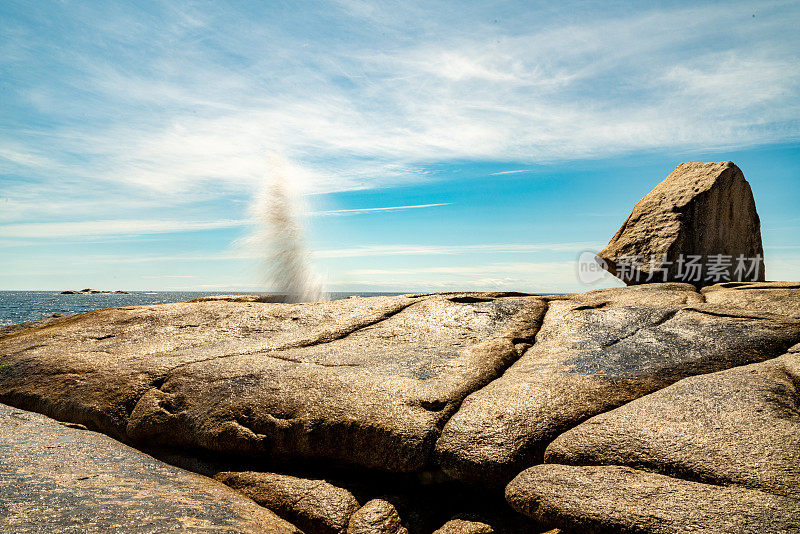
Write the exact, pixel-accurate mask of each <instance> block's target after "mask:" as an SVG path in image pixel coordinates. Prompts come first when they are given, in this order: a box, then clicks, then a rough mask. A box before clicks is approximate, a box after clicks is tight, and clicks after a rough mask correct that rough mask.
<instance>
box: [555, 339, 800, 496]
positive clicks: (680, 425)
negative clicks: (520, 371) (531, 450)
mask: <svg viewBox="0 0 800 534" xmlns="http://www.w3.org/2000/svg"><path fill="white" fill-rule="evenodd" d="M799 389H800V354H796V353H794V354H786V355H785V356H781V357H780V358H776V359H774V360H770V361H767V362H764V363H757V364H752V365H746V366H743V367H736V368H734V369H729V370H726V371H720V372H718V373H712V374H708V375H702V376H694V377H691V378H687V379H685V380H681V381H680V382H678V383H676V384H673V385H672V386H670V387H668V388H665V389H662V390H660V391H658V392H655V393H652V394H650V395H647V396H645V397H642V398H640V399H637V400H635V401H633V402H630V403H628V404H626V405H625V406H622V407H620V408H617V409H616V410H613V411H611V412H608V413H605V414H602V415H598V416H597V417H594V418H592V419H590V420H588V421H586V422H585V423H583V424H581V425H578V426H577V427H575V428H573V429H571V430H569V431H567V432H565V433H564V434H561V435H560V436H559V437H558V438H556V440H555V441H554V442H553V443H551V444H550V446H549V447H548V448H547V452H546V454H545V461H546V462H549V463H558V464H573V465H588V464H602V465H605V464H607V465H629V466H632V467H638V468H642V469H646V470H648V471H657V472H660V473H663V474H668V475H672V476H680V477H681V478H685V479H690V480H696V481H701V482H709V483H713V484H724V485H730V484H736V485H739V486H743V487H748V488H751V489H757V490H761V491H766V492H770V493H774V494H776V495H783V496H785V497H792V498H795V499H800V391H799Z"/></svg>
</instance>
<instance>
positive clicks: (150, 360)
mask: <svg viewBox="0 0 800 534" xmlns="http://www.w3.org/2000/svg"><path fill="white" fill-rule="evenodd" d="M545 308H546V306H545V303H544V302H543V301H542V300H540V299H537V298H535V297H516V296H514V297H507V296H504V295H502V294H483V295H471V294H470V295H456V294H453V295H431V296H421V297H413V298H412V297H405V296H401V297H375V298H351V299H346V300H342V301H335V302H328V303H315V304H281V303H260V302H230V301H212V302H195V303H181V304H165V305H156V306H143V307H136V308H117V309H107V310H99V311H96V312H91V313H87V314H82V315H78V316H74V317H69V318H64V319H63V320H59V321H55V322H51V323H48V324H46V325H38V326H34V327H33V328H30V329H25V330H18V331H16V332H12V333H8V334H5V335H0V357H2V362H3V365H2V366H0V400H3V401H5V402H8V403H11V404H13V405H16V406H20V407H26V408H31V409H35V410H37V411H41V412H44V413H46V414H49V415H52V416H54V417H57V418H59V419H62V420H69V421H73V422H76V423H81V424H84V425H86V426H89V427H92V428H97V429H100V430H102V431H104V432H107V433H109V434H112V435H115V436H118V437H120V438H123V439H126V440H131V441H133V442H136V443H141V444H145V445H148V446H165V447H179V448H183V449H206V450H212V451H219V452H225V453H235V454H242V455H248V456H251V457H252V456H255V457H259V458H261V459H264V460H280V461H291V460H297V461H306V460H319V461H324V462H331V461H333V462H337V463H343V464H349V465H352V464H358V465H361V466H365V467H369V468H375V469H382V470H388V471H416V470H419V469H422V468H423V467H425V466H426V465H427V464H429V463H430V460H431V456H432V452H433V447H434V444H435V442H436V439H437V438H438V437H439V434H440V432H441V428H442V426H444V423H445V422H446V421H447V419H448V418H449V417H450V415H451V414H452V413H453V412H454V411H455V410H456V409H457V407H458V406H459V405H460V403H461V401H462V400H463V399H464V397H466V396H467V395H468V394H469V393H471V392H473V391H475V390H477V389H479V388H480V387H482V386H484V385H485V384H487V383H488V382H490V381H491V380H493V379H494V378H496V377H497V376H499V375H500V374H501V373H502V372H503V370H505V368H507V367H508V365H509V364H510V363H511V362H513V361H514V360H516V359H517V358H518V357H519V355H520V354H521V353H522V352H523V351H524V350H525V349H526V348H527V347H529V346H530V345H531V344H532V343H533V337H534V335H535V334H536V332H537V330H538V328H539V325H540V324H541V319H542V316H543V314H544V311H545Z"/></svg>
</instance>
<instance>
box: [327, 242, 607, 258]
mask: <svg viewBox="0 0 800 534" xmlns="http://www.w3.org/2000/svg"><path fill="white" fill-rule="evenodd" d="M603 246H605V244H604V243H593V242H575V243H533V244H524V243H516V244H515V243H508V244H480V245H438V246H437V245H370V246H361V247H353V248H340V249H327V250H317V251H315V252H314V253H313V254H314V257H316V258H357V257H368V256H426V255H431V256H436V255H453V254H475V253H483V254H515V253H530V252H542V251H561V252H565V251H566V252H570V251H575V252H576V253H577V252H581V251H583V250H600V249H601V248H602V247H603Z"/></svg>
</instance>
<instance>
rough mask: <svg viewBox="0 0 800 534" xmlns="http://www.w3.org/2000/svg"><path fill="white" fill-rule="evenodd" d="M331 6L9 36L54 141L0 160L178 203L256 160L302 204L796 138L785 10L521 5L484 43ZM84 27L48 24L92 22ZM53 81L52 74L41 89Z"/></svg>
mask: <svg viewBox="0 0 800 534" xmlns="http://www.w3.org/2000/svg"><path fill="white" fill-rule="evenodd" d="M338 5H339V7H340V8H341V11H337V10H336V9H335V8H334V9H328V10H321V9H317V10H315V9H311V8H308V9H307V10H304V9H298V10H297V13H295V14H292V15H288V14H286V13H281V15H282V17H283V18H281V17H278V18H276V17H275V16H273V15H272V14H270V13H268V12H266V11H265V12H263V13H262V12H260V10H253V11H254V12H253V13H250V14H249V15H250V16H249V17H247V20H244V19H242V18H241V16H240V15H243V13H239V12H238V11H237V10H235V9H232V8H225V9H223V8H221V7H220V8H215V7H212V6H210V5H204V6H202V7H197V6H195V5H193V4H190V3H182V2H176V3H174V4H170V6H169V7H164V8H163V13H144V12H142V11H140V10H139V11H137V10H135V9H133V8H131V9H123V8H118V9H115V10H112V11H110V12H109V13H107V14H106V17H105V18H104V20H103V21H102V22H94V23H90V25H89V27H87V28H84V27H83V25H81V32H83V34H81V33H76V34H75V35H70V36H68V37H69V38H70V39H72V42H71V44H72V47H71V48H70V49H64V48H55V49H54V48H53V46H54V45H53V43H50V42H48V41H47V40H46V38H45V37H44V35H45V34H47V33H48V32H40V33H41V35H36V34H33V33H25V32H20V31H18V32H15V33H11V34H10V35H12V37H11V39H12V42H11V43H10V44H9V45H8V47H9V48H12V49H13V54H10V56H9V57H7V58H6V59H4V60H2V61H4V62H5V64H6V65H9V64H12V63H13V64H20V62H27V64H28V65H29V67H28V68H29V69H31V70H35V69H36V68H37V66H38V68H41V69H48V70H49V71H50V72H52V74H50V76H55V77H56V79H55V80H53V83H51V84H50V85H49V86H41V85H34V84H33V83H32V82H29V85H27V86H23V87H18V88H17V89H19V90H20V92H19V95H18V97H20V98H24V99H26V100H27V102H28V106H29V109H28V111H29V112H31V113H33V114H34V115H36V114H45V115H48V116H50V117H56V118H58V119H59V120H58V121H57V122H58V123H59V124H57V125H56V126H55V127H52V128H48V129H47V130H43V129H41V128H28V130H27V131H26V132H25V133H24V134H23V135H20V132H19V131H13V132H12V131H6V132H5V133H3V132H0V140H2V141H3V142H4V143H7V142H10V141H12V140H13V141H14V148H13V149H6V150H5V151H4V153H3V154H0V157H4V158H6V160H7V161H8V162H10V164H11V165H13V166H16V167H17V168H19V169H32V170H33V169H35V170H37V172H38V171H42V170H50V171H53V172H58V173H59V174H60V175H64V174H67V175H74V176H75V177H82V178H83V179H86V180H89V181H96V180H102V181H107V182H112V183H115V184H127V185H128V186H132V187H139V188H141V187H143V188H149V189H153V190H156V191H175V190H181V191H185V192H187V193H189V195H188V196H187V199H191V198H192V196H193V195H194V194H196V193H197V191H198V190H201V189H203V188H204V186H203V184H213V183H226V184H229V186H230V187H235V188H244V189H250V188H252V187H253V184H255V183H257V182H258V181H259V180H260V179H261V176H262V175H263V173H264V167H265V165H264V155H265V152H267V151H277V152H281V153H283V154H284V155H285V156H286V157H287V158H289V159H290V160H292V161H295V162H296V163H297V164H298V165H299V166H301V167H302V168H303V169H304V170H305V181H306V182H307V183H306V187H307V189H308V190H309V191H316V192H324V191H335V190H347V189H358V188H371V187H381V186H385V185H387V184H393V183H398V182H405V181H410V180H420V179H425V176H424V174H421V173H420V170H421V169H422V167H423V165H424V163H425V162H429V161H443V160H448V159H463V158H467V159H491V160H495V161H499V160H503V161H517V162H533V161H553V160H559V159H573V158H580V157H591V156H597V155H607V154H610V153H619V152H624V151H630V150H639V149H653V148H683V149H690V148H693V147H709V146H714V147H723V146H744V145H749V144H755V143H763V142H767V141H770V140H775V139H780V140H786V139H787V137H788V138H795V139H796V138H798V121H800V103H798V102H800V98H798V97H799V96H800V71H798V70H797V69H796V68H795V64H796V58H795V52H794V51H795V50H796V49H797V46H798V44H800V43H799V42H798V41H800V37H797V35H796V33H797V32H795V31H794V28H795V22H796V20H797V18H798V15H799V12H800V6H798V5H796V4H792V3H789V4H782V3H765V4H763V5H761V6H759V9H758V17H757V18H756V19H753V18H752V17H751V16H750V14H751V13H752V9H751V8H750V4H749V3H734V4H731V3H725V4H715V3H712V4H707V5H700V6H696V7H691V8H686V7H669V8H666V7H665V8H662V9H659V10H655V9H653V10H649V11H640V10H626V9H622V8H620V9H615V8H607V9H604V10H599V9H598V10H593V9H592V8H591V7H590V6H583V7H582V8H581V12H582V13H583V15H584V16H583V17H582V18H581V17H578V18H575V19H574V20H575V22H571V23H564V22H563V19H561V18H559V17H558V16H557V15H555V14H553V13H552V12H551V10H550V9H549V8H548V6H546V5H545V4H542V5H540V6H536V7H534V6H531V5H528V4H525V3H523V4H519V5H518V6H516V13H515V16H514V17H513V18H508V17H506V18H504V19H503V20H502V21H498V23H491V22H490V21H491V20H493V19H495V20H496V19H497V17H496V16H492V9H490V8H489V6H486V7H481V6H480V5H478V4H469V5H468V6H465V8H464V13H463V14H461V15H460V16H454V14H453V13H452V10H451V9H444V8H443V7H442V6H437V5H430V4H429V3H425V4H424V6H423V4H421V3H420V4H409V5H408V6H406V7H404V11H405V12H406V13H404V14H403V15H399V14H398V12H397V11H398V10H397V9H396V8H395V7H394V6H393V4H390V3H384V2H376V3H374V5H372V6H370V7H369V8H367V7H365V6H364V5H363V4H362V5H360V6H359V7H354V3H353V2H347V3H339V4H338ZM322 12H325V13H326V15H325V16H322V15H321V14H320V13H322ZM414 13H416V14H417V15H419V18H418V19H414V20H415V24H413V25H408V24H405V23H404V22H403V21H406V22H408V21H407V20H406V17H411V16H413V15H412V14H414ZM423 14H424V16H423ZM83 15H86V13H85V12H84V11H82V10H81V9H76V10H74V11H72V10H71V11H70V13H68V14H67V13H65V14H64V16H66V17H76V18H80V20H83V21H86V20H92V19H91V18H83V17H82V16H83ZM29 16H31V17H34V18H35V17H36V16H39V17H42V19H43V20H46V19H45V17H47V18H52V14H49V13H44V12H43V11H38V10H32V12H31V14H30V15H29ZM141 17H146V19H147V21H148V23H147V24H145V25H143V24H141V23H140V20H139V18H141ZM293 17H296V18H293ZM331 17H332V18H334V19H335V20H336V21H337V24H338V25H339V26H341V27H343V28H347V29H349V30H350V38H349V39H348V41H347V42H346V43H343V42H341V41H339V40H337V38H336V35H335V34H331V33H326V32H325V31H324V28H326V26H328V25H330V18H331ZM533 18H536V20H537V22H539V21H541V23H537V24H531V21H532V20H533ZM423 20H424V21H425V22H424V24H423V23H421V22H420V21H423ZM571 20H572V19H571ZM301 21H303V23H301ZM476 21H480V22H476ZM281 25H283V26H285V27H281ZM409 27H411V28H416V29H415V30H414V31H412V32H408V31H407V28H409ZM467 27H469V28H470V31H469V32H468V34H467V33H465V32H463V31H461V30H462V29H463V28H467ZM404 32H405V34H404ZM465 35H469V37H466V36H465ZM200 36H202V38H199V37H200ZM312 36H313V39H312ZM14 39H16V40H17V41H20V42H17V41H14ZM105 40H108V41H109V42H110V43H112V44H113V45H114V46H119V47H131V46H132V47H134V48H135V49H137V51H139V52H138V53H137V54H132V55H131V54H117V55H111V56H109V55H103V54H101V50H100V49H99V48H98V47H97V46H96V45H95V42H98V41H105ZM21 41H24V42H21ZM143 42H147V43H148V45H147V46H145V47H142V46H141V44H142V43H143ZM389 42H390V43H391V46H388V43H389ZM173 43H179V44H180V46H179V47H176V46H173ZM140 48H141V49H140ZM698 50H702V51H703V52H702V53H700V54H698V53H697V51H698ZM55 51H57V52H58V53H47V52H55ZM322 51H324V54H322V53H320V52H322ZM232 58H235V59H232ZM60 64H69V65H70V66H71V69H70V70H69V71H67V72H68V74H58V72H59V71H58V69H49V67H54V66H58V65H60ZM277 73H280V75H277ZM209 81H213V83H209ZM81 87H85V88H90V89H88V90H82V89H78V88H81ZM65 102H66V104H64V103H65ZM78 117H85V118H86V120H80V121H78V120H75V119H77V118H78ZM109 118H110V120H109ZM43 136H47V146H49V147H51V148H52V149H55V150H52V151H51V154H48V155H47V157H43V156H42V155H41V154H40V153H38V151H37V150H36V149H35V147H37V146H42V145H43V144H44V143H43V142H42V141H43ZM87 147H90V148H87ZM75 157H80V159H81V165H80V167H79V169H80V170H76V169H75V167H74V166H71V165H70V163H71V162H72V160H73V159H74V158H75ZM511 172H512V171H504V173H508V174H510V173H511ZM497 174H502V173H497ZM208 187H212V186H211V185H208Z"/></svg>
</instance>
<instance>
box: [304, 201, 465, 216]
mask: <svg viewBox="0 0 800 534" xmlns="http://www.w3.org/2000/svg"><path fill="white" fill-rule="evenodd" d="M450 205H451V203H450V202H441V203H438V204H415V205H410V206H384V207H380V208H359V209H348V210H327V211H313V212H311V213H309V215H311V216H317V217H326V216H330V215H362V214H365V213H380V212H386V211H404V210H414V209H423V208H436V207H439V206H450Z"/></svg>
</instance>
